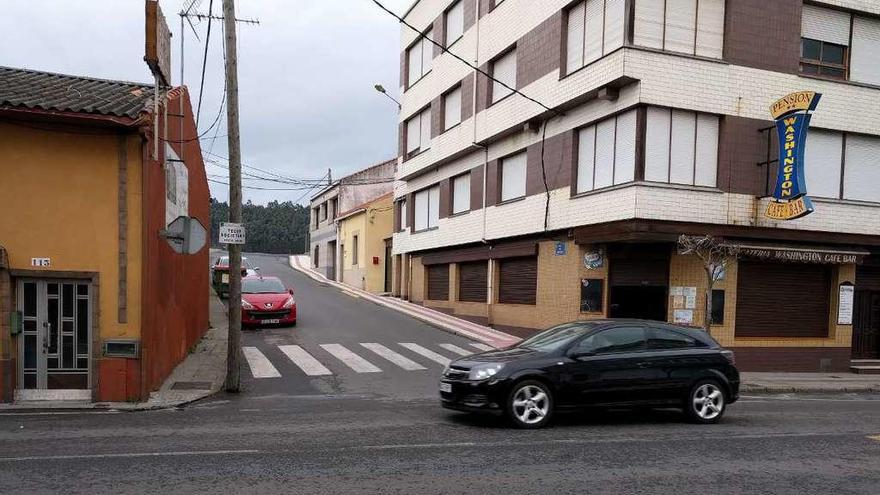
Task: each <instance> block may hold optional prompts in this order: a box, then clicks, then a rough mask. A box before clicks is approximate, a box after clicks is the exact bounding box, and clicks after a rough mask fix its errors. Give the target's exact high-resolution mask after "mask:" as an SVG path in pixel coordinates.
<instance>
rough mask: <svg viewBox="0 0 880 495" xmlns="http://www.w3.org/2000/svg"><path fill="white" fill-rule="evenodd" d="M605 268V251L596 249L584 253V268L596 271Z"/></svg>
mask: <svg viewBox="0 0 880 495" xmlns="http://www.w3.org/2000/svg"><path fill="white" fill-rule="evenodd" d="M603 266H605V250H604V249H602V248H600V247H597V248H595V249H592V250H588V251H587V252H585V253H584V268H586V269H587V270H596V269H597V268H602V267H603Z"/></svg>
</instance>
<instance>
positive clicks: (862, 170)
mask: <svg viewBox="0 0 880 495" xmlns="http://www.w3.org/2000/svg"><path fill="white" fill-rule="evenodd" d="M878 157H880V138H876V137H868V136H857V135H852V134H851V135H848V136H847V137H846V163H845V165H844V166H845V167H846V168H845V170H844V174H843V197H844V199H858V200H862V201H877V202H880V187H877V186H878V184H880V160H878Z"/></svg>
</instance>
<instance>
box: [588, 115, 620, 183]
mask: <svg viewBox="0 0 880 495" xmlns="http://www.w3.org/2000/svg"><path fill="white" fill-rule="evenodd" d="M614 133H615V125H614V119H613V118H611V119H607V120H603V121H602V122H599V123H598V124H597V125H596V165H595V167H596V172H595V177H596V179H595V182H594V184H593V187H594V188H595V189H599V188H601V187H608V186H610V185H612V184H614Z"/></svg>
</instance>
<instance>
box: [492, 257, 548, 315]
mask: <svg viewBox="0 0 880 495" xmlns="http://www.w3.org/2000/svg"><path fill="white" fill-rule="evenodd" d="M498 265H499V269H498V272H499V273H498V276H499V281H498V302H499V303H502V304H535V302H536V300H537V292H538V258H535V257H529V258H508V259H504V260H499V261H498Z"/></svg>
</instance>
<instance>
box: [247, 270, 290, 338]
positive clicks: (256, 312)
mask: <svg viewBox="0 0 880 495" xmlns="http://www.w3.org/2000/svg"><path fill="white" fill-rule="evenodd" d="M241 324H242V325H245V326H262V325H290V326H294V325H296V300H295V299H294V297H293V289H288V288H286V287H284V284H283V283H282V282H281V280H279V279H278V278H276V277H260V276H256V277H246V278H244V279H242V281H241Z"/></svg>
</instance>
